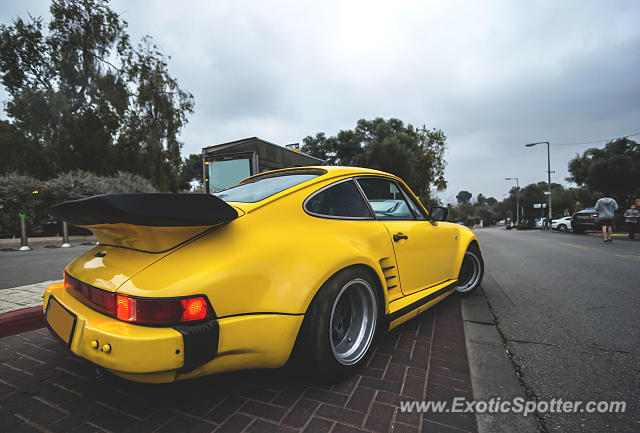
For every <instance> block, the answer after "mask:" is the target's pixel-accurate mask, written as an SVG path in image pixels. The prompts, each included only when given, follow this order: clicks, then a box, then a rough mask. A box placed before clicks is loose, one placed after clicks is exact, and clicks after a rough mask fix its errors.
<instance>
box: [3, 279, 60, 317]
mask: <svg viewBox="0 0 640 433" xmlns="http://www.w3.org/2000/svg"><path fill="white" fill-rule="evenodd" d="M61 281H62V280H51V281H43V282H41V283H36V284H28V285H26V286H19V287H12V288H10V289H1V290H0V314H3V313H8V312H10V311H15V310H21V309H23V308H29V307H37V306H41V305H42V293H43V292H44V290H45V289H46V288H47V287H48V286H50V285H51V284H55V283H60V282H61Z"/></svg>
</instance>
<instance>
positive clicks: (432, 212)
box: [429, 206, 449, 221]
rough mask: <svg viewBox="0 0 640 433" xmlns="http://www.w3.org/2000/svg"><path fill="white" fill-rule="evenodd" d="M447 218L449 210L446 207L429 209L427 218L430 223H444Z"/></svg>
mask: <svg viewBox="0 0 640 433" xmlns="http://www.w3.org/2000/svg"><path fill="white" fill-rule="evenodd" d="M448 216H449V209H447V208H446V207H440V206H436V207H432V208H431V209H429V217H430V218H431V221H446V220H447V217H448Z"/></svg>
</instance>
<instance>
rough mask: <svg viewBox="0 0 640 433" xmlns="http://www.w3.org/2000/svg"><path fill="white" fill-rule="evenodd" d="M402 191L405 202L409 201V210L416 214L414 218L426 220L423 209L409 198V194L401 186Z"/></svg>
mask: <svg viewBox="0 0 640 433" xmlns="http://www.w3.org/2000/svg"><path fill="white" fill-rule="evenodd" d="M402 192H403V193H404V198H405V200H407V203H409V207H410V208H411V212H413V214H414V215H415V216H416V219H418V220H420V221H425V220H427V216H426V215H425V214H424V211H423V210H422V209H421V208H420V206H419V205H418V204H417V203H415V202H414V201H413V200H412V199H411V197H410V196H409V193H408V192H407V191H406V190H405V189H404V188H402Z"/></svg>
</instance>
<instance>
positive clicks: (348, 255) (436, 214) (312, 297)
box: [44, 167, 484, 382]
mask: <svg viewBox="0 0 640 433" xmlns="http://www.w3.org/2000/svg"><path fill="white" fill-rule="evenodd" d="M53 213H54V215H56V216H57V217H58V218H60V219H63V220H66V221H68V222H69V223H71V224H75V225H79V226H83V227H86V228H88V229H89V230H91V231H92V232H93V233H94V234H95V235H96V237H97V239H98V241H99V244H98V245H97V246H96V247H95V248H93V249H91V250H90V251H88V252H87V253H85V254H83V255H82V256H80V257H78V258H77V259H76V260H74V261H73V262H72V263H71V264H69V266H67V268H66V269H65V271H64V282H63V283H60V284H54V285H52V286H50V287H48V288H47V290H46V292H45V296H44V312H45V317H46V323H47V326H48V327H49V329H50V330H51V332H52V333H53V334H54V335H56V336H58V337H59V338H60V339H61V340H62V341H63V342H64V344H66V345H67V347H68V349H69V350H71V351H72V352H73V353H75V354H76V355H79V356H81V357H83V358H85V359H87V360H89V361H91V362H92V363H94V364H97V365H99V366H102V367H104V368H106V369H108V370H109V371H111V372H113V373H114V374H116V375H119V376H121V377H124V378H127V379H130V380H134V381H140V382H172V381H174V380H181V379H188V378H194V377H197V376H202V375H207V374H211V373H219V372H224V371H230V370H239V369H249V368H276V367H281V366H283V365H284V364H285V363H286V362H287V360H288V359H289V358H290V356H291V355H292V352H295V353H296V355H299V356H300V357H301V358H302V359H303V361H304V363H305V364H304V365H306V366H307V367H308V368H310V369H312V370H313V371H314V372H316V373H319V374H320V375H322V376H323V377H325V378H328V379H334V380H337V379H339V378H341V377H344V376H345V375H348V374H350V373H352V372H353V371H354V370H355V369H357V368H358V367H359V366H361V365H362V364H363V363H364V362H365V360H366V358H367V355H368V354H369V353H370V352H371V349H372V341H373V339H374V336H375V335H376V334H377V333H382V332H385V331H387V330H389V329H392V328H394V327H396V326H398V325H400V324H401V323H403V322H405V321H407V320H409V319H411V318H412V317H415V316H416V315H418V314H420V313H421V312H423V311H424V310H426V309H427V308H429V307H431V306H432V305H434V304H435V303H437V302H439V301H441V300H442V299H444V298H445V297H446V296H448V295H450V294H451V293H453V292H456V291H457V292H459V293H461V294H468V293H470V292H471V291H473V290H474V289H475V288H476V287H478V286H479V284H480V281H481V279H482V275H483V271H484V263H483V260H482V256H481V253H480V247H479V244H478V240H477V238H476V236H475V235H474V233H473V232H472V231H471V230H469V229H467V228H466V227H463V226H460V225H458V224H452V223H447V222H444V221H445V220H446V217H447V209H446V208H439V207H438V208H433V209H432V210H431V211H430V212H427V211H426V210H425V209H424V208H423V206H422V205H421V204H420V202H419V201H418V200H417V199H416V197H415V196H414V195H413V193H412V192H411V191H410V190H409V188H407V186H406V185H405V184H404V182H403V181H402V180H400V179H399V178H397V177H395V176H393V175H390V174H387V173H383V172H380V171H376V170H369V169H363V168H353V167H302V168H293V169H284V170H276V171H271V172H267V173H261V174H258V175H255V176H252V177H250V178H248V179H245V180H244V181H242V182H240V183H239V184H238V185H236V186H234V187H231V188H228V189H226V190H223V191H219V192H216V193H214V194H212V195H208V194H113V195H111V194H109V195H101V196H95V197H90V198H86V199H81V200H75V201H69V202H65V203H61V204H58V205H56V206H54V207H53Z"/></svg>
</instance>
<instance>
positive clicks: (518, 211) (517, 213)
mask: <svg viewBox="0 0 640 433" xmlns="http://www.w3.org/2000/svg"><path fill="white" fill-rule="evenodd" d="M516 218H517V220H518V222H517V223H516V225H518V224H520V184H519V183H518V178H517V177H516Z"/></svg>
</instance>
